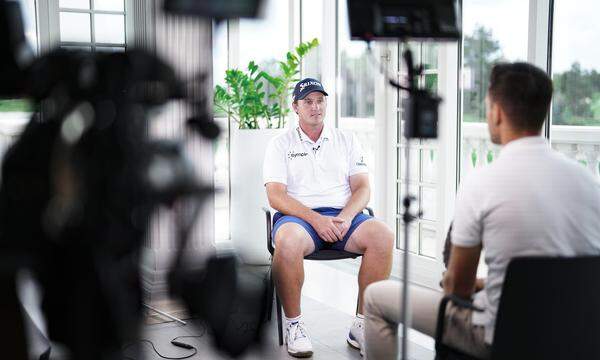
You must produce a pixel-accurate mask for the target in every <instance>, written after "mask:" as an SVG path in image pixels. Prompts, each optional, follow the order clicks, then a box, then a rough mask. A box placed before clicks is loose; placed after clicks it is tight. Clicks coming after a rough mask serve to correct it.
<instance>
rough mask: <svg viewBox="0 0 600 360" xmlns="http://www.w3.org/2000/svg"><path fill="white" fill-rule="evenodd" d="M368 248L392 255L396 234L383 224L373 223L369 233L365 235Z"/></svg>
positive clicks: (379, 222)
mask: <svg viewBox="0 0 600 360" xmlns="http://www.w3.org/2000/svg"><path fill="white" fill-rule="evenodd" d="M364 242H365V246H366V248H372V249H375V250H378V251H379V252H382V253H385V254H391V252H392V249H393V248H394V233H393V232H392V230H391V229H390V228H389V227H388V226H387V225H386V224H385V223H383V222H381V221H376V222H373V224H372V226H371V227H370V229H369V231H368V232H367V233H366V234H365V239H364Z"/></svg>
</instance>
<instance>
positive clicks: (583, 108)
mask: <svg viewBox="0 0 600 360" xmlns="http://www.w3.org/2000/svg"><path fill="white" fill-rule="evenodd" d="M553 82H554V99H553V104H552V123H553V124H555V125H587V126H600V73H598V72H597V71H596V70H591V71H590V70H583V69H581V66H580V65H579V63H574V64H573V65H571V68H570V69H569V70H568V71H565V72H563V73H562V74H555V75H554V78H553Z"/></svg>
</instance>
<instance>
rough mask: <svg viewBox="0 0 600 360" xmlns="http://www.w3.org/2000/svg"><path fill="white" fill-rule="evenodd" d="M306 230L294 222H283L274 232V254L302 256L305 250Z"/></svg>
mask: <svg viewBox="0 0 600 360" xmlns="http://www.w3.org/2000/svg"><path fill="white" fill-rule="evenodd" d="M306 236H308V234H307V233H306V230H304V229H303V228H302V227H301V226H300V225H298V224H294V223H287V224H283V225H282V226H281V227H280V228H279V229H278V230H277V233H275V254H276V256H285V257H293V258H296V257H301V258H302V257H304V253H305V252H306V251H307V249H306V248H307V241H306Z"/></svg>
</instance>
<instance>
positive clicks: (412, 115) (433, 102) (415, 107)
mask: <svg viewBox="0 0 600 360" xmlns="http://www.w3.org/2000/svg"><path fill="white" fill-rule="evenodd" d="M405 44H406V43H405ZM403 57H404V61H405V62H406V67H407V72H408V87H406V86H403V85H400V84H399V83H398V82H396V81H394V80H392V79H390V81H389V82H390V84H391V85H392V86H393V87H395V88H397V89H399V90H404V91H407V92H408V93H409V96H410V98H409V102H408V104H409V106H408V109H407V111H406V114H407V116H406V117H405V120H404V121H405V128H404V131H403V135H404V137H405V138H406V142H407V144H406V148H405V151H406V153H405V154H406V155H405V156H406V184H405V194H404V198H403V199H402V207H403V209H404V213H403V215H402V221H403V223H404V254H403V262H402V275H403V276H402V299H401V309H402V314H401V320H400V321H401V322H402V343H401V347H402V350H401V359H403V360H406V359H408V329H409V328H410V323H411V319H410V316H409V314H410V301H409V282H408V277H409V260H410V256H409V244H410V241H409V227H410V224H411V222H413V221H414V219H415V218H416V217H418V216H421V214H422V213H421V212H420V211H419V212H417V214H416V215H413V214H412V213H411V211H410V210H411V204H412V201H413V200H415V198H414V196H411V195H410V194H409V183H410V146H409V145H410V140H411V139H420V138H435V137H437V106H438V104H439V102H440V99H439V98H437V97H433V96H431V95H429V94H428V93H427V91H425V90H420V89H419V88H418V86H417V82H416V79H417V77H418V76H420V75H421V73H422V72H423V67H422V66H419V67H417V68H415V67H414V66H413V58H412V52H411V51H410V48H408V46H407V48H406V50H405V51H404V54H403Z"/></svg>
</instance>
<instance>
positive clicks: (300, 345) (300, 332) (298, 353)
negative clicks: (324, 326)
mask: <svg viewBox="0 0 600 360" xmlns="http://www.w3.org/2000/svg"><path fill="white" fill-rule="evenodd" d="M285 343H286V345H287V351H288V353H289V354H290V355H292V356H294V357H299V358H305V357H311V356H312V354H313V348H312V343H311V342H310V338H309V337H308V333H307V331H306V327H305V325H304V323H303V322H302V321H298V322H294V323H290V324H289V325H288V326H287V328H286V329H285Z"/></svg>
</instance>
